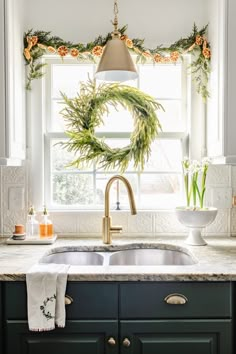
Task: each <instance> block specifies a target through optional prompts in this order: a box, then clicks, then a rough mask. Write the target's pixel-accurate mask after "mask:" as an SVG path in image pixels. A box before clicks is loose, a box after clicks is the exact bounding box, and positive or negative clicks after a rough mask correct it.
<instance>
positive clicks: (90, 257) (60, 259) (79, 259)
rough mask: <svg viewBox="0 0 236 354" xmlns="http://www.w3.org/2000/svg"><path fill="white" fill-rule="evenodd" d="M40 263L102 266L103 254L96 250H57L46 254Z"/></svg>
mask: <svg viewBox="0 0 236 354" xmlns="http://www.w3.org/2000/svg"><path fill="white" fill-rule="evenodd" d="M40 263H56V264H71V265H77V266H88V265H91V266H102V265H103V256H102V255H101V254H98V253H96V252H78V251H76V252H70V251H69V252H68V251H65V252H56V253H52V254H48V255H45V256H44V257H43V258H42V259H41V260H40Z"/></svg>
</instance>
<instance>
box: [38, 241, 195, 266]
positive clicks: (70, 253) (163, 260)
mask: <svg viewBox="0 0 236 354" xmlns="http://www.w3.org/2000/svg"><path fill="white" fill-rule="evenodd" d="M173 247H174V246H171V248H170V247H169V248H168V246H165V247H163V245H162V247H161V248H160V247H159V248H158V246H155V247H153V248H150V247H148V248H143V246H142V248H138V247H137V248H132V246H131V249H130V248H129V249H121V250H116V251H114V250H112V251H101V252H100V251H99V250H98V251H88V250H86V251H84V250H81V249H79V248H78V249H76V248H75V247H73V248H71V249H70V247H68V248H67V249H63V248H59V247H58V248H56V249H54V250H52V251H51V253H49V254H46V255H45V256H43V257H42V258H41V260H40V263H56V264H70V265H76V266H163V265H164V266H166V265H170V266H171V265H172V266H183V265H193V264H196V263H197V262H196V260H195V259H193V257H192V256H191V255H190V254H188V253H187V251H184V250H180V249H173Z"/></svg>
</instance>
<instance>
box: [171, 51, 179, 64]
mask: <svg viewBox="0 0 236 354" xmlns="http://www.w3.org/2000/svg"><path fill="white" fill-rule="evenodd" d="M178 59H179V52H177V51H175V52H172V53H171V54H170V60H171V61H174V62H176V61H177V60H178Z"/></svg>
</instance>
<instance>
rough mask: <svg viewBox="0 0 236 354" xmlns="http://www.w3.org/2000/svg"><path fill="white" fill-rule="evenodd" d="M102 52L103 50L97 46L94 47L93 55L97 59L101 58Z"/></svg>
mask: <svg viewBox="0 0 236 354" xmlns="http://www.w3.org/2000/svg"><path fill="white" fill-rule="evenodd" d="M102 52H103V48H102V47H101V46H100V45H96V47H94V48H93V50H92V54H93V55H95V56H96V57H100V56H101V55H102Z"/></svg>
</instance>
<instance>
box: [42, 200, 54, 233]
mask: <svg viewBox="0 0 236 354" xmlns="http://www.w3.org/2000/svg"><path fill="white" fill-rule="evenodd" d="M48 216H49V214H48V211H47V208H46V206H44V207H43V214H42V220H41V222H40V224H39V235H40V237H52V236H53V224H52V222H51V220H49V218H48Z"/></svg>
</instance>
